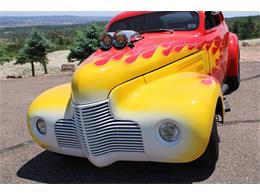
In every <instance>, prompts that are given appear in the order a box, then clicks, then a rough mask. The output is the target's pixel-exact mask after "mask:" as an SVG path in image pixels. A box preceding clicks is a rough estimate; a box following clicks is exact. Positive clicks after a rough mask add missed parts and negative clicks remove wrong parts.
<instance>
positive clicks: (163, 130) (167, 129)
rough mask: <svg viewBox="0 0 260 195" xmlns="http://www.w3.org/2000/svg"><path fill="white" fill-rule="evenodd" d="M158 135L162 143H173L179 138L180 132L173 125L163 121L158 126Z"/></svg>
mask: <svg viewBox="0 0 260 195" xmlns="http://www.w3.org/2000/svg"><path fill="white" fill-rule="evenodd" d="M159 134H160V136H161V138H162V139H163V140H164V141H166V142H173V141H175V140H177V138H178V137H179V134H180V130H179V128H178V127H177V125H176V124H175V123H173V122H171V121H165V122H163V123H162V124H161V125H160V126H159Z"/></svg>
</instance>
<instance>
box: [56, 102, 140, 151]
mask: <svg viewBox="0 0 260 195" xmlns="http://www.w3.org/2000/svg"><path fill="white" fill-rule="evenodd" d="M73 108H74V119H73V122H74V127H75V128H76V130H75V131H76V132H77V135H78V142H80V145H81V148H82V149H83V150H85V151H86V152H87V153H88V154H89V153H91V154H92V155H93V156H100V155H104V154H107V153H111V152H144V149H143V143H142V135H141V130H140V127H139V126H138V124H137V123H135V122H133V121H130V120H121V119H116V118H114V117H113V116H112V115H111V113H110V110H109V103H108V101H105V102H102V103H99V104H95V105H76V104H73ZM57 123H58V122H57ZM55 127H56V126H55ZM56 136H57V133H56ZM60 137H61V136H60V135H59V136H58V137H57V140H58V138H60ZM72 139H73V143H74V137H73V136H72ZM70 141H71V140H69V142H70ZM58 143H59V140H58ZM63 144H64V143H63ZM59 145H60V144H59ZM67 145H68V144H67Z"/></svg>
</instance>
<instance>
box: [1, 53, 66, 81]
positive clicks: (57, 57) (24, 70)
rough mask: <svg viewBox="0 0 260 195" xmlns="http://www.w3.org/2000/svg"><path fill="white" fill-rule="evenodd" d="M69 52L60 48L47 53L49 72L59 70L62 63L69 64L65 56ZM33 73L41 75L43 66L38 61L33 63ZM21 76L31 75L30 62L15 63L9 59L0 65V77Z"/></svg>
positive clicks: (53, 72) (54, 72)
mask: <svg viewBox="0 0 260 195" xmlns="http://www.w3.org/2000/svg"><path fill="white" fill-rule="evenodd" d="M68 54H69V50H61V51H55V52H51V53H49V54H48V59H49V63H48V65H47V68H48V73H49V74H57V73H59V72H60V69H61V65H62V64H68V63H69V64H71V62H68V60H67V56H68ZM35 74H36V75H43V74H44V71H43V67H42V66H41V65H40V64H39V63H35ZM7 75H9V76H21V77H23V78H24V77H29V76H31V75H32V73H31V64H29V63H26V64H23V65H21V64H17V65H15V61H14V60H13V61H11V62H9V63H5V64H4V65H2V66H0V79H5V78H6V76H7Z"/></svg>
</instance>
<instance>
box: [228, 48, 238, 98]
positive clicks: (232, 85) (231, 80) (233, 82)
mask: <svg viewBox="0 0 260 195" xmlns="http://www.w3.org/2000/svg"><path fill="white" fill-rule="evenodd" d="M225 83H226V84H228V86H229V91H228V94H229V93H232V92H233V91H236V90H237V89H238V88H239V85H240V52H239V51H238V73H237V76H232V77H227V78H226V80H225Z"/></svg>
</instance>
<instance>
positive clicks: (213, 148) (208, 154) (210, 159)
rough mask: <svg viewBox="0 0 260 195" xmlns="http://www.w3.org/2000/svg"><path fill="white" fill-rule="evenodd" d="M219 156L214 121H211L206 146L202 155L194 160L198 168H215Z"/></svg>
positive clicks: (217, 137)
mask: <svg viewBox="0 0 260 195" xmlns="http://www.w3.org/2000/svg"><path fill="white" fill-rule="evenodd" d="M218 156H219V136H218V131H217V124H216V121H215V120H214V121H213V125H212V129H211V135H210V139H209V143H208V146H207V148H206V151H205V152H204V154H203V155H202V156H201V157H199V158H198V159H197V160H195V162H196V164H197V165H199V166H215V164H216V162H217V161H218Z"/></svg>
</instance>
